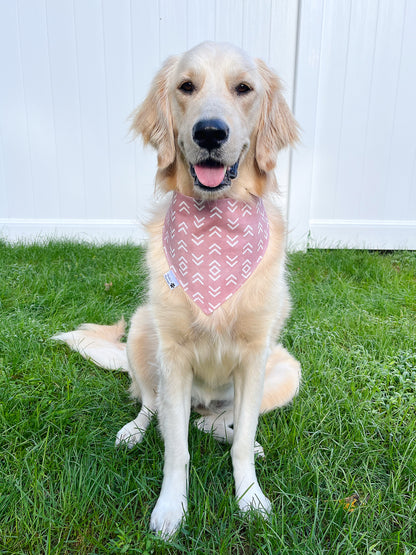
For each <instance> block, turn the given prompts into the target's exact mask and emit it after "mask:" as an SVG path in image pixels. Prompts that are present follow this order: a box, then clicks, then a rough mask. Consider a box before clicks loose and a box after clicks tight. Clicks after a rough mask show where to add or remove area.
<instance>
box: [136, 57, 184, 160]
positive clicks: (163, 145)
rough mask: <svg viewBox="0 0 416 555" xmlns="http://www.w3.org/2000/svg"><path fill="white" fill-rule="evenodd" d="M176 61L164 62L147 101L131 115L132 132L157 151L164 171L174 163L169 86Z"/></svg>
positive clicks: (170, 59)
mask: <svg viewBox="0 0 416 555" xmlns="http://www.w3.org/2000/svg"><path fill="white" fill-rule="evenodd" d="M176 62H177V58H176V57H171V58H168V59H167V60H166V61H165V63H164V64H163V66H162V68H161V69H160V70H159V72H158V73H157V74H156V76H155V78H154V79H153V82H152V85H151V87H150V91H149V94H148V95H147V97H146V99H145V100H144V101H143V103H142V104H141V105H140V106H139V107H138V108H137V110H136V111H135V112H133V114H132V120H133V121H132V125H131V131H133V133H134V134H135V135H141V136H142V138H143V142H144V144H145V145H146V144H148V143H150V144H151V145H152V146H153V147H154V148H155V149H156V150H157V163H158V166H159V168H161V169H164V168H167V167H168V166H170V165H171V164H172V163H173V162H174V161H175V141H174V135H173V123H172V113H171V108H170V104H169V95H168V83H169V76H170V74H171V73H172V70H173V68H174V67H175V65H176Z"/></svg>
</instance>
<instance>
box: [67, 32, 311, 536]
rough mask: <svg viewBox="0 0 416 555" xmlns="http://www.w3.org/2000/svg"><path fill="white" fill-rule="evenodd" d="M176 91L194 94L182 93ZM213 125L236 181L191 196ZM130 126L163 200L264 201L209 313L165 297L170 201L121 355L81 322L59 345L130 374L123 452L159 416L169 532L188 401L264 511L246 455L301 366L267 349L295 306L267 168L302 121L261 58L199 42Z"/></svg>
mask: <svg viewBox="0 0 416 555" xmlns="http://www.w3.org/2000/svg"><path fill="white" fill-rule="evenodd" d="M183 83H191V84H192V87H193V90H192V91H191V92H189V91H186V90H185V91H184V90H183V87H182V84H183ZM241 84H244V85H245V87H241ZM181 87H182V88H181ZM246 87H248V91H247V90H246ZM187 88H190V87H189V85H187ZM240 89H243V90H244V94H243V93H239V92H238V91H239V90H240ZM209 118H221V120H223V121H225V122H226V123H227V125H228V127H229V129H230V133H229V137H228V139H227V141H226V142H225V144H223V145H222V146H221V148H218V149H217V150H216V151H215V152H214V153H210V155H215V157H216V160H217V161H219V162H221V164H223V165H224V166H230V165H232V164H234V163H235V162H236V161H237V160H239V162H240V165H239V172H238V177H237V178H236V179H235V180H233V182H232V184H231V186H228V187H225V188H220V189H219V190H217V189H214V190H201V189H199V188H198V187H197V186H196V185H195V184H194V181H193V178H192V176H191V174H190V170H189V164H197V163H199V162H200V160H201V159H203V158H204V157H206V156H207V152H201V148H200V147H199V146H198V145H197V144H196V143H195V141H194V140H193V137H192V128H193V126H194V125H195V123H196V122H197V121H199V120H201V119H209ZM132 128H133V130H134V132H135V133H136V134H137V135H141V136H142V137H143V139H144V142H145V143H150V144H151V145H152V146H153V147H154V148H155V149H156V150H157V152H158V171H157V175H156V184H157V187H158V188H159V189H160V190H161V191H164V192H169V191H179V192H181V193H182V194H185V195H187V196H196V197H198V198H203V199H210V200H215V198H223V197H232V198H235V199H238V200H242V201H245V202H249V201H250V198H251V196H252V195H256V196H261V197H262V198H263V201H264V204H265V207H266V211H267V215H268V219H269V225H270V240H269V245H268V248H267V251H266V254H265V256H264V258H263V260H262V261H261V262H260V264H259V266H258V267H257V269H256V270H255V271H254V273H253V275H252V276H251V277H250V278H249V279H248V280H247V281H246V282H245V284H244V285H243V286H242V287H241V288H240V289H239V290H238V291H237V292H236V293H235V294H234V295H233V296H232V297H231V298H230V299H229V300H228V301H226V302H225V303H224V304H223V305H221V307H220V308H218V309H217V310H215V311H214V313H212V314H211V315H208V316H207V315H205V314H204V313H203V312H202V311H201V310H200V309H199V308H198V307H197V305H195V304H194V303H193V302H192V301H191V300H190V299H189V298H188V297H187V295H186V294H185V293H184V291H183V290H182V289H181V288H180V287H178V288H176V289H174V290H170V289H169V287H167V285H166V283H165V280H164V277H163V276H164V273H165V272H167V270H168V269H169V268H168V264H167V261H166V257H165V254H164V251H163V245H162V229H163V224H164V218H165V214H166V210H167V206H168V202H169V200H170V198H168V199H167V201H166V202H161V203H160V204H159V205H158V206H157V208H156V210H155V212H154V214H153V217H152V220H151V221H150V223H149V224H148V226H147V232H148V235H149V246H148V253H147V263H148V266H149V270H150V283H149V302H148V304H147V305H146V306H142V307H139V309H138V310H137V311H136V313H135V314H134V316H133V318H132V320H131V325H130V331H129V334H128V340H127V358H126V357H125V352H124V350H123V349H124V345H123V344H121V343H120V342H119V337H120V335H121V333H122V332H123V329H122V328H123V324H118V325H117V326H118V327H114V328H112V327H111V326H110V327H107V326H102V327H101V326H95V325H91V324H87V325H84V326H82V327H81V328H80V329H79V330H76V331H75V332H70V333H67V334H60V335H58V336H56V338H57V339H61V340H63V341H66V342H67V343H68V344H69V345H70V346H71V347H72V348H74V349H76V350H78V351H79V352H80V353H81V354H82V355H83V356H85V357H87V358H91V359H93V360H94V361H95V362H97V363H98V364H100V365H101V366H104V367H106V368H114V367H115V366H117V365H118V366H119V367H121V368H122V369H125V370H127V371H128V372H129V373H130V376H131V379H132V385H131V392H132V394H133V396H135V397H137V398H138V399H140V400H141V403H142V405H141V410H140V412H139V414H138V416H137V418H136V419H135V420H133V421H132V422H129V423H128V424H126V425H125V426H124V427H123V428H122V429H121V430H120V431H119V432H118V434H117V440H116V443H117V444H120V443H123V444H127V445H128V446H130V447H131V446H133V445H135V444H137V443H138V442H140V441H141V440H142V438H143V435H144V433H145V431H146V428H147V426H148V424H149V421H150V419H151V418H152V416H153V415H154V414H155V413H157V414H158V418H159V422H160V428H161V431H162V434H163V438H164V442H165V466H164V478H163V484H162V489H161V493H160V497H159V499H158V501H157V503H156V506H155V508H154V510H153V513H152V517H151V528H152V529H153V530H155V531H157V532H160V533H161V534H163V535H165V536H170V535H172V534H173V533H174V532H175V531H176V530H177V528H178V527H179V525H180V522H181V519H182V518H183V516H184V514H185V513H186V510H187V484H188V473H189V468H188V467H189V453H188V441H187V434H188V424H189V414H190V410H191V405H192V407H193V408H194V410H196V411H197V412H199V413H200V415H201V417H200V418H199V419H198V420H197V422H196V424H197V426H198V428H200V429H201V430H203V431H205V432H211V433H213V434H214V436H215V437H216V438H218V439H219V440H221V441H227V442H229V443H231V444H232V448H231V455H232V461H233V468H234V478H235V487H236V497H237V501H238V505H239V507H240V509H241V510H242V511H247V510H251V509H255V510H258V511H260V512H262V513H268V512H269V511H270V509H271V504H270V501H269V500H268V499H267V497H266V496H265V495H264V493H263V492H262V490H261V488H260V486H259V484H258V481H257V478H256V474H255V468H254V453H258V454H260V455H261V454H263V449H262V447H261V446H260V445H259V444H257V443H256V442H255V433H256V427H257V421H258V416H259V414H260V413H264V412H268V411H270V410H273V409H275V408H276V407H281V406H283V405H285V404H286V403H288V402H290V400H291V399H292V398H293V397H294V395H295V394H296V392H297V391H298V387H299V382H300V365H299V363H298V362H297V361H296V360H295V359H294V358H293V357H292V356H291V355H290V354H289V353H288V352H287V351H286V350H285V349H284V348H283V347H282V346H281V345H276V344H275V340H276V339H277V338H278V336H279V332H280V330H281V328H282V326H283V324H284V321H285V319H286V317H287V316H288V313H289V308H290V301H289V295H288V288H287V285H286V281H285V262H284V245H285V227H284V221H283V219H282V216H281V214H280V212H279V210H278V209H277V208H276V207H275V206H274V204H273V203H272V201H271V195H270V193H272V192H274V191H275V190H276V188H277V184H276V180H275V176H274V174H273V172H272V170H273V168H274V167H275V164H276V159H277V154H278V151H279V150H280V149H281V148H283V147H286V146H288V145H289V144H292V143H293V142H294V141H295V140H296V139H297V125H296V122H295V120H294V119H293V116H292V115H291V113H290V110H289V108H288V107H287V104H286V102H285V101H284V99H283V96H282V93H281V86H280V82H279V80H278V78H277V76H276V75H275V74H274V73H273V72H272V71H271V70H270V69H269V68H268V67H267V66H266V65H265V64H264V63H263V62H262V61H260V60H253V59H251V58H250V57H249V56H248V55H247V54H245V53H244V52H243V51H241V50H240V49H238V48H235V47H233V46H231V45H227V44H215V43H203V44H201V45H199V46H197V47H195V48H194V49H192V50H191V51H189V52H187V53H185V54H184V55H182V56H178V57H174V58H170V59H169V60H167V61H166V62H165V64H164V65H163V67H162V69H161V70H160V71H159V73H158V74H157V75H156V77H155V79H154V81H153V83H152V86H151V90H150V92H149V95H148V96H147V98H146V99H145V101H144V102H143V104H142V105H141V106H140V107H139V108H138V110H137V111H136V112H135V113H134V114H133V120H132ZM168 196H169V197H170V195H168ZM127 359H128V363H127Z"/></svg>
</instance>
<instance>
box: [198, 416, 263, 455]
mask: <svg viewBox="0 0 416 555" xmlns="http://www.w3.org/2000/svg"><path fill="white" fill-rule="evenodd" d="M233 419H234V416H233V411H232V410H228V411H225V412H222V413H220V414H217V413H210V414H207V415H205V416H201V418H198V419H197V420H195V422H194V424H195V426H196V427H197V428H198V429H199V430H201V432H205V433H207V434H212V436H213V437H214V438H215V439H216V440H218V441H220V442H221V443H229V444H230V445H232V443H233V439H234V429H233ZM254 453H255V454H256V455H258V456H259V457H264V451H263V447H262V446H261V445H260V444H259V443H257V441H255V442H254Z"/></svg>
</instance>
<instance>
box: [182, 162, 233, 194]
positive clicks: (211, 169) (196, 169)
mask: <svg viewBox="0 0 416 555" xmlns="http://www.w3.org/2000/svg"><path fill="white" fill-rule="evenodd" d="M189 166H190V171H191V175H192V177H193V178H194V185H195V186H198V187H200V188H201V189H205V190H209V191H213V190H218V189H222V188H223V187H229V186H230V185H231V180H232V179H235V178H236V177H237V173H238V161H237V162H236V163H235V164H234V165H233V166H228V167H227V166H222V165H221V164H220V163H219V162H217V161H215V160H212V159H208V160H205V161H204V162H201V163H200V164H195V166H193V165H192V164H190V165H189Z"/></svg>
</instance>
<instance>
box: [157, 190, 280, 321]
mask: <svg viewBox="0 0 416 555" xmlns="http://www.w3.org/2000/svg"><path fill="white" fill-rule="evenodd" d="M268 241H269V223H268V219H267V214H266V211H265V208H264V205H263V202H262V200H261V199H260V198H258V197H254V196H252V197H251V199H250V202H242V201H238V200H234V199H230V198H222V199H217V200H214V201H203V200H196V199H194V198H192V197H188V196H185V195H183V194H181V193H174V195H173V197H172V202H171V204H170V206H169V209H168V212H167V214H166V219H165V224H164V228H163V246H164V250H165V255H166V258H167V261H168V264H169V266H170V271H169V272H168V273H167V274H166V275H165V278H166V281H167V282H168V284H169V286H170V287H171V288H175V287H176V286H177V285H180V286H181V287H182V288H183V289H184V291H185V292H186V293H187V295H188V296H189V297H190V298H191V299H192V300H193V301H194V302H195V303H196V304H197V305H198V306H199V308H200V309H201V310H202V311H203V312H205V314H211V313H212V312H213V311H214V310H216V309H217V308H218V307H219V306H221V305H222V304H223V303H224V302H226V301H227V300H228V299H229V298H230V297H231V296H232V295H233V294H234V293H235V292H236V291H237V290H238V289H239V288H240V287H241V286H242V285H243V283H244V282H245V281H246V280H247V279H248V278H249V277H250V276H251V274H252V273H253V272H254V271H255V269H256V268H257V266H258V264H259V263H260V261H261V260H262V258H263V256H264V254H265V252H266V248H267V245H268Z"/></svg>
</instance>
